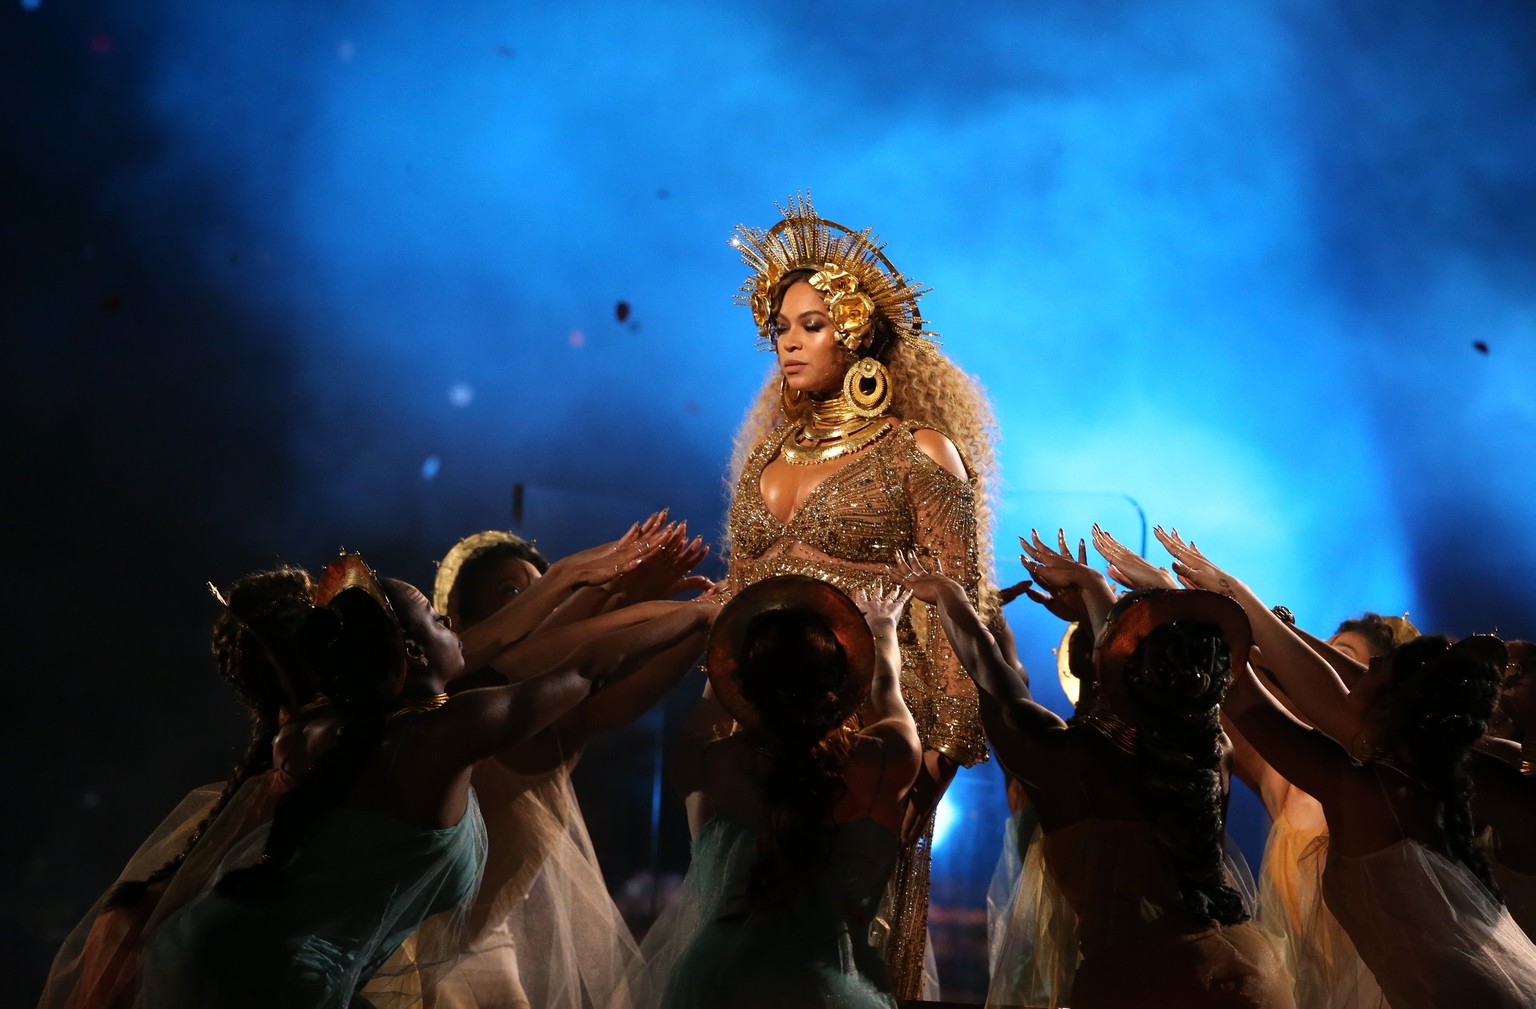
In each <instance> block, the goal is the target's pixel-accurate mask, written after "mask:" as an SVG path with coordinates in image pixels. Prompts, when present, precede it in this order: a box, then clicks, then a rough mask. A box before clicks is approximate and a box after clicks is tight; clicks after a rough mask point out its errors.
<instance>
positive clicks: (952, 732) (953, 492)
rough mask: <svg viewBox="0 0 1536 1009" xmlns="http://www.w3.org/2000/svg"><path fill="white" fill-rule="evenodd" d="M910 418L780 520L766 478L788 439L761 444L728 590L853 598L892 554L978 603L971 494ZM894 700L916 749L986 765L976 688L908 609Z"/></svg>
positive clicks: (933, 629) (748, 478) (871, 584)
mask: <svg viewBox="0 0 1536 1009" xmlns="http://www.w3.org/2000/svg"><path fill="white" fill-rule="evenodd" d="M915 430H917V425H916V424H913V423H911V422H907V423H903V424H900V425H898V426H896V427H893V428H892V429H891V430H890V432H889V433H887V434H885V435H884V436H882V437H881V438H880V439H879V440H877V441H876V442H875V443H874V444H872V445H870V446H869V447H868V448H865V449H863V450H862V451H860V452H859V453H858V454H857V455H855V456H854V457H853V458H852V461H850V462H848V463H847V464H846V465H844V466H842V467H841V468H839V469H837V470H835V471H833V472H832V473H831V474H829V475H828V476H827V477H826V478H825V479H823V480H822V481H821V483H819V484H817V485H816V486H815V487H813V488H812V489H811V491H810V493H809V494H808V495H807V496H806V498H805V499H804V501H802V502H801V504H800V506H799V507H798V508H796V509H795V511H794V514H792V515H791V516H790V517H789V520H788V521H787V522H781V521H780V520H779V519H778V518H777V517H776V516H775V515H774V514H773V513H772V512H771V511H769V510H768V505H767V503H766V502H765V501H764V500H763V494H762V477H763V471H764V470H765V469H766V468H767V467H768V464H769V463H771V462H773V460H774V459H775V458H776V457H777V456H778V454H779V452H780V450H781V448H782V446H783V442H784V439H785V437H786V435H785V434H784V433H783V432H775V433H774V434H771V435H770V436H769V437H768V438H766V439H764V441H763V442H762V444H760V445H758V447H757V448H756V449H754V450H753V452H752V454H751V455H750V456H748V458H747V461H746V464H745V465H744V466H743V467H742V473H741V478H740V481H739V483H738V484H737V486H736V494H735V497H734V498H733V499H732V502H731V508H730V513H729V518H728V524H729V531H730V543H731V552H730V582H731V584H732V585H733V586H735V587H738V588H739V587H743V586H746V585H751V584H753V583H754V582H757V581H760V580H761V579H763V578H769V577H773V576H774V575H783V574H799V575H808V576H810V577H812V578H819V579H821V580H822V581H826V582H830V583H831V584H833V585H836V586H837V587H838V588H840V589H843V590H844V591H846V592H849V593H857V592H860V591H867V590H870V589H878V588H888V587H890V585H891V584H892V582H893V581H894V580H895V578H896V571H897V570H899V569H897V568H896V567H895V565H896V564H897V563H898V558H897V552H898V551H901V550H912V551H915V552H916V553H917V554H918V555H919V556H920V557H922V558H923V559H924V562H925V563H926V564H927V565H928V566H930V567H932V568H940V569H942V570H943V571H944V572H945V573H946V574H948V575H949V576H950V577H952V578H954V579H955V580H956V581H958V582H960V583H961V584H962V585H964V586H965V587H966V591H967V592H968V593H969V594H970V596H971V599H972V601H973V602H974V601H975V600H976V594H977V587H978V585H979V582H980V572H979V565H978V559H977V546H976V543H977V539H976V491H975V487H974V486H973V484H972V483H971V482H970V481H968V480H961V479H959V478H958V477H956V476H954V475H953V474H952V473H950V472H949V471H948V470H946V469H944V468H943V467H942V466H940V465H939V464H938V463H936V462H934V461H933V460H932V459H930V458H929V457H928V456H927V455H926V454H925V453H924V452H923V451H922V449H920V448H919V447H918V445H917V441H916V439H915V438H914V437H913V432H914V431H915ZM899 631H900V636H901V651H902V694H903V696H904V697H905V699H906V701H907V705H908V707H909V708H911V710H912V716H913V718H914V719H915V720H916V722H917V728H918V734H919V735H920V736H921V737H922V740H923V743H924V746H925V747H926V748H929V749H937V750H941V751H943V752H946V753H948V754H949V755H950V756H952V757H954V758H955V759H957V760H959V761H960V762H961V763H964V764H967V765H970V764H974V763H977V762H979V761H981V760H985V759H986V752H987V751H986V742H985V740H984V739H983V737H982V734H981V727H980V721H979V716H978V714H977V710H976V689H975V686H974V684H972V683H971V681H970V678H969V677H968V676H967V675H966V674H965V671H964V669H962V668H961V667H960V664H959V661H958V660H957V659H956V658H955V656H954V654H953V652H952V650H951V649H950V648H949V642H948V640H947V639H946V638H945V637H944V632H943V630H942V629H941V628H940V627H939V622H938V620H937V619H932V620H930V619H929V614H928V612H927V608H926V606H924V605H923V604H922V603H919V602H916V601H914V602H913V603H911V604H910V605H909V607H908V611H907V614H906V615H905V616H904V617H903V618H902V623H901V627H900V629H899Z"/></svg>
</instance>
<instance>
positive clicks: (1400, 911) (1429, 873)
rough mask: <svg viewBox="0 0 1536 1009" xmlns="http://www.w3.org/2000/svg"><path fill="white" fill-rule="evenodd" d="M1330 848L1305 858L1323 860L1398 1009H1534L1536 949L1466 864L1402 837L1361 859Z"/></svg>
mask: <svg viewBox="0 0 1536 1009" xmlns="http://www.w3.org/2000/svg"><path fill="white" fill-rule="evenodd" d="M1325 849H1326V843H1321V842H1320V843H1319V844H1317V845H1316V846H1315V847H1314V849H1313V850H1311V851H1310V852H1309V857H1324V858H1325V859H1326V862H1325V865H1326V867H1325V868H1324V870H1323V874H1322V880H1323V885H1322V894H1323V897H1324V899H1325V900H1326V902H1327V905H1328V908H1329V909H1330V910H1331V911H1332V912H1333V915H1334V917H1336V918H1337V919H1338V921H1339V924H1341V925H1342V926H1343V927H1344V930H1345V931H1346V932H1347V933H1348V934H1349V937H1350V938H1351V939H1352V940H1353V942H1354V945H1355V948H1356V949H1358V950H1359V952H1360V958H1361V959H1362V960H1363V961H1365V964H1366V966H1368V967H1369V968H1370V969H1371V972H1372V973H1373V974H1374V975H1375V978H1376V981H1377V982H1378V983H1379V984H1380V986H1381V991H1382V992H1383V993H1384V994H1385V995H1386V999H1387V1001H1388V1002H1389V1003H1390V1004H1391V1006H1392V1009H1464V1007H1471V1006H1476V1007H1478V1009H1530V1007H1531V1006H1536V946H1532V944H1531V940H1530V939H1528V938H1527V937H1526V935H1525V933H1524V932H1522V931H1521V930H1520V926H1519V925H1517V924H1515V921H1514V919H1513V918H1511V917H1510V914H1509V912H1508V911H1507V910H1506V909H1505V908H1504V906H1503V905H1502V904H1501V903H1499V902H1498V901H1497V900H1495V899H1494V898H1493V897H1492V895H1490V894H1489V893H1488V891H1487V890H1485V889H1484V888H1483V885H1482V884H1481V883H1480V882H1479V881H1478V880H1477V877H1475V876H1474V875H1472V873H1471V871H1469V870H1468V869H1467V868H1466V867H1465V866H1464V865H1462V864H1461V863H1459V862H1453V861H1451V860H1450V859H1448V858H1446V857H1444V856H1442V855H1440V854H1438V853H1436V852H1433V851H1430V850H1429V849H1428V848H1426V847H1424V846H1423V845H1422V844H1419V843H1418V842H1416V841H1413V840H1410V839H1406V838H1405V839H1404V840H1402V841H1398V842H1397V843H1395V844H1391V845H1388V846H1387V847H1385V848H1383V849H1382V850H1380V851H1378V852H1375V853H1373V854H1370V855H1365V856H1360V857H1351V856H1346V855H1341V854H1339V853H1337V852H1327V853H1326V854H1324V851H1325ZM1342 981H1343V982H1344V983H1346V984H1347V983H1348V978H1344V979H1342ZM1330 994H1331V996H1332V997H1333V999H1334V1001H1333V1005H1336V1006H1350V1007H1354V1006H1357V1005H1360V1004H1361V1003H1360V1002H1358V1001H1350V1000H1349V998H1350V996H1351V993H1350V992H1349V991H1347V990H1344V991H1339V990H1335V991H1333V992H1331V993H1330Z"/></svg>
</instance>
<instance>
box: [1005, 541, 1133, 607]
mask: <svg viewBox="0 0 1536 1009" xmlns="http://www.w3.org/2000/svg"><path fill="white" fill-rule="evenodd" d="M1056 544H1057V545H1056V547H1055V548H1054V549H1053V548H1051V547H1050V546H1047V545H1046V543H1045V541H1044V540H1042V539H1041V538H1040V533H1039V532H1037V531H1035V530H1033V529H1032V530H1030V538H1029V539H1025V538H1024V537H1022V536H1020V537H1019V545H1020V546H1021V547H1023V548H1024V553H1023V555H1022V556H1020V557H1019V562H1020V563H1021V564H1023V565H1024V570H1026V571H1028V572H1029V573H1030V575H1031V576H1033V578H1034V581H1035V584H1036V585H1038V586H1039V587H1040V589H1044V590H1045V591H1044V592H1041V591H1040V590H1039V589H1035V588H1028V587H1026V588H1025V589H1024V593H1025V595H1027V596H1029V598H1030V599H1032V600H1033V601H1035V602H1037V603H1039V604H1040V605H1042V606H1044V607H1045V608H1046V609H1047V610H1049V611H1050V612H1051V613H1052V614H1054V615H1055V616H1057V617H1060V618H1061V619H1062V620H1068V621H1073V620H1090V619H1091V618H1092V616H1093V612H1094V610H1096V609H1097V610H1099V611H1100V612H1102V611H1103V610H1107V609H1108V608H1109V605H1110V604H1111V603H1113V602H1114V598H1115V594H1114V590H1113V589H1111V588H1110V585H1109V582H1108V580H1106V579H1105V577H1104V576H1103V575H1102V574H1100V573H1099V572H1098V571H1096V570H1094V569H1093V568H1091V567H1089V566H1088V546H1087V544H1086V543H1085V542H1084V541H1082V540H1078V542H1077V553H1076V556H1074V555H1073V552H1072V549H1071V548H1070V547H1069V546H1067V534H1066V532H1065V531H1063V530H1059V529H1058V530H1057V531H1056ZM1090 599H1092V600H1093V602H1094V605H1093V606H1090V605H1089V600H1090Z"/></svg>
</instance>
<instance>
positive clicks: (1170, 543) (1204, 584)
mask: <svg viewBox="0 0 1536 1009" xmlns="http://www.w3.org/2000/svg"><path fill="white" fill-rule="evenodd" d="M1152 535H1154V536H1156V537H1157V541H1158V542H1159V543H1161V544H1162V545H1163V546H1165V547H1167V548H1168V552H1169V553H1170V554H1172V555H1173V573H1174V574H1175V575H1177V576H1178V578H1179V581H1180V582H1181V583H1182V584H1183V585H1184V587H1185V588H1191V589H1206V590H1208V591H1211V592H1220V593H1221V594H1222V595H1225V596H1231V597H1233V598H1234V599H1237V600H1238V601H1239V602H1243V601H1244V598H1243V597H1245V596H1252V595H1253V593H1252V592H1251V591H1250V590H1249V589H1248V586H1246V585H1244V584H1243V583H1242V582H1240V581H1238V580H1237V579H1236V578H1233V577H1232V576H1231V575H1229V574H1227V573H1226V572H1225V571H1223V570H1221V568H1218V567H1217V566H1216V565H1214V564H1212V563H1211V562H1210V559H1209V558H1207V557H1206V556H1205V554H1203V553H1201V552H1200V550H1199V548H1198V547H1196V546H1195V544H1194V542H1193V541H1191V542H1189V543H1185V542H1184V538H1183V537H1182V536H1180V535H1179V531H1178V530H1177V529H1173V530H1165V529H1163V527H1162V526H1158V527H1157V528H1155V529H1153V530H1152Z"/></svg>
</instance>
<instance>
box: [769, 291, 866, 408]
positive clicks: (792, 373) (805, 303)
mask: <svg viewBox="0 0 1536 1009" xmlns="http://www.w3.org/2000/svg"><path fill="white" fill-rule="evenodd" d="M775 325H776V326H777V327H778V333H779V335H778V338H777V339H775V340H774V351H775V352H776V353H777V354H778V357H779V372H780V374H782V375H783V376H784V382H785V384H787V385H788V386H789V387H790V388H791V389H793V390H794V391H795V392H798V393H803V394H805V395H808V396H822V395H827V394H830V393H833V392H835V391H836V390H837V389H838V388H839V387H840V386H841V385H842V384H843V374H844V373H845V372H846V371H847V370H848V354H847V352H845V351H844V350H843V348H842V346H841V345H840V344H839V343H838V342H837V330H836V329H835V328H834V327H833V326H832V320H831V319H830V318H828V316H827V302H826V299H824V298H823V297H822V296H821V293H820V292H819V291H817V290H816V288H814V287H812V286H811V285H810V284H807V283H806V282H805V281H803V280H802V281H800V282H798V283H795V284H791V285H790V287H789V290H787V291H785V292H784V297H783V299H782V301H780V303H779V314H778V317H777V318H776V319H775Z"/></svg>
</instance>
